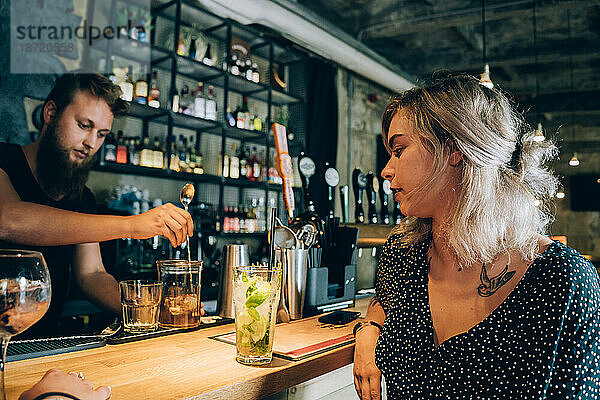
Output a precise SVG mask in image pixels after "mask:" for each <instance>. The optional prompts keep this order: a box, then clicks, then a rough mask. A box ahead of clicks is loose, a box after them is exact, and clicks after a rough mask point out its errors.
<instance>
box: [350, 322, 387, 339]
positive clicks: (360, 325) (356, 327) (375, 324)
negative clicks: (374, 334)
mask: <svg viewBox="0 0 600 400" xmlns="http://www.w3.org/2000/svg"><path fill="white" fill-rule="evenodd" d="M367 325H373V326H376V327H377V328H378V329H379V332H380V333H381V331H382V330H383V326H381V325H380V324H379V323H377V322H375V321H370V320H366V321H360V322H358V323H357V324H356V325H354V329H352V335H354V337H356V334H357V333H358V331H360V330H361V329H362V328H364V327H365V326H367Z"/></svg>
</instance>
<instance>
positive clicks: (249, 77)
mask: <svg viewBox="0 0 600 400" xmlns="http://www.w3.org/2000/svg"><path fill="white" fill-rule="evenodd" d="M245 67H246V68H245V71H244V72H245V74H244V75H245V76H246V80H249V81H252V74H253V73H254V71H253V70H252V61H250V57H248V58H246V65H245Z"/></svg>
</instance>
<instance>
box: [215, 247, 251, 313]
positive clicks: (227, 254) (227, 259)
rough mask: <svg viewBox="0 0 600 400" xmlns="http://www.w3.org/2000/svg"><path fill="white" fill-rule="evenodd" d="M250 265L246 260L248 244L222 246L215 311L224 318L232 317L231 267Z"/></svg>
mask: <svg viewBox="0 0 600 400" xmlns="http://www.w3.org/2000/svg"><path fill="white" fill-rule="evenodd" d="M240 265H250V264H249V260H248V245H245V244H227V245H225V246H224V247H223V263H222V265H221V279H220V285H219V298H218V300H217V313H218V314H219V315H220V316H221V317H224V318H234V317H235V314H234V312H233V267H237V266H240Z"/></svg>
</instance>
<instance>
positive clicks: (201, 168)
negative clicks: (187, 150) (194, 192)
mask: <svg viewBox="0 0 600 400" xmlns="http://www.w3.org/2000/svg"><path fill="white" fill-rule="evenodd" d="M194 153H195V154H196V165H195V166H194V171H193V172H194V173H195V174H198V175H201V174H203V173H204V165H203V159H202V152H200V150H199V149H198V148H194Z"/></svg>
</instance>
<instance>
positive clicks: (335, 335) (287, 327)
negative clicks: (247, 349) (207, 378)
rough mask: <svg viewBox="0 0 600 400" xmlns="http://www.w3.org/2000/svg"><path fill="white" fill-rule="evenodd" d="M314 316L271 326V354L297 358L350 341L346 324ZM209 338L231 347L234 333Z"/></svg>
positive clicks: (351, 326) (349, 328) (293, 359)
mask: <svg viewBox="0 0 600 400" xmlns="http://www.w3.org/2000/svg"><path fill="white" fill-rule="evenodd" d="M317 318H318V316H315V317H311V318H306V319H302V320H297V321H292V322H290V323H280V324H277V325H275V343H274V344H273V355H274V356H277V357H279V358H283V359H286V360H290V361H299V360H302V359H304V358H308V357H311V356H314V355H317V354H320V353H324V352H326V351H329V350H333V349H335V348H338V347H342V346H346V345H348V344H352V343H354V335H353V334H352V328H353V327H354V323H355V322H353V323H349V324H346V325H336V326H332V325H328V324H321V323H319V322H318V320H317ZM210 338H211V339H214V340H217V341H220V342H223V343H228V344H232V345H234V346H235V332H230V333H225V334H221V335H216V336H211V337H210Z"/></svg>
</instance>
